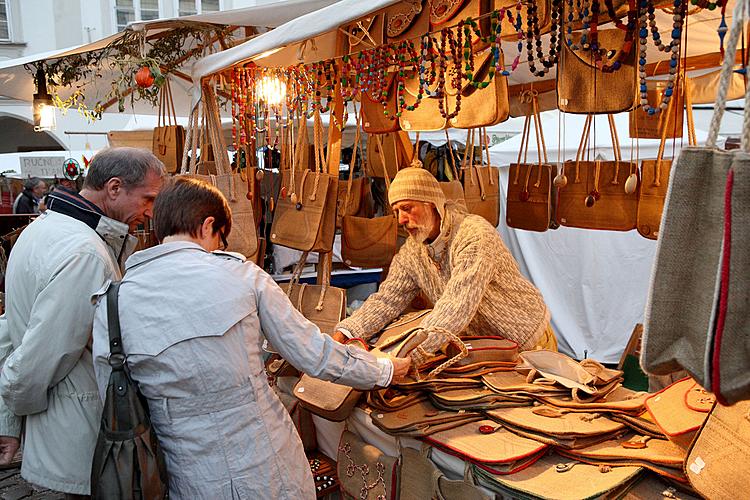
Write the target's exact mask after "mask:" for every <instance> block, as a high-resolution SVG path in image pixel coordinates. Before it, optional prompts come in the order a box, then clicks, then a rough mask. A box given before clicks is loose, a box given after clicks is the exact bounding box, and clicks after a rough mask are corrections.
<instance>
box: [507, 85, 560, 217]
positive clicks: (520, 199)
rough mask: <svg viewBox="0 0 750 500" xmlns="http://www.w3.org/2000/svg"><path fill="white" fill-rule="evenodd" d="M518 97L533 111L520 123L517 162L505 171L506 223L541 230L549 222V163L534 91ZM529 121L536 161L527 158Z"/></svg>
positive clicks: (550, 176) (550, 184)
mask: <svg viewBox="0 0 750 500" xmlns="http://www.w3.org/2000/svg"><path fill="white" fill-rule="evenodd" d="M520 98H521V100H523V101H529V103H530V106H531V109H532V112H531V113H530V114H529V115H527V116H526V121H525V122H524V125H523V132H522V134H521V144H522V147H521V149H520V150H519V151H518V161H517V162H516V163H511V165H510V168H509V170H508V193H507V196H506V207H505V222H506V224H508V227H514V228H516V229H525V230H527V231H539V232H543V231H546V230H547V229H549V227H550V224H551V223H552V208H551V201H550V200H551V198H552V196H551V194H552V165H550V164H549V163H548V161H547V148H546V147H545V144H544V135H543V133H542V126H541V122H540V119H539V104H538V97H537V93H536V92H535V91H527V92H525V93H523V94H522V95H521V96H520ZM532 121H533V123H534V130H535V137H536V143H537V151H538V155H539V160H538V162H537V164H532V163H528V162H527V161H526V158H527V154H528V151H529V137H530V136H531V124H532ZM522 159H523V161H521V160H522Z"/></svg>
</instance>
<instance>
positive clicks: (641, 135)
mask: <svg viewBox="0 0 750 500" xmlns="http://www.w3.org/2000/svg"><path fill="white" fill-rule="evenodd" d="M683 81H684V80H682V79H679V78H678V79H677V80H676V82H677V83H676V86H677V88H676V89H675V90H676V92H674V93H673V94H672V98H671V99H670V101H669V107H668V108H667V109H665V110H662V111H661V113H655V114H652V115H650V114H648V113H647V112H646V111H645V110H644V109H643V107H641V106H638V107H637V108H635V109H634V110H633V111H631V112H630V113H629V115H628V118H629V122H630V137H632V138H638V139H661V137H662V135H664V137H665V138H666V139H674V138H679V137H682V119H683V113H684V109H685V89H684V87H683V85H682V82H683ZM666 90H667V82H666V81H665V80H648V81H646V92H647V93H648V103H649V105H650V106H652V107H655V108H658V107H659V104H660V103H661V101H662V96H663V95H664V92H665V91H666Z"/></svg>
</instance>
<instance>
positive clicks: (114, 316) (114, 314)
mask: <svg viewBox="0 0 750 500" xmlns="http://www.w3.org/2000/svg"><path fill="white" fill-rule="evenodd" d="M121 283H122V282H121V281H114V282H112V284H110V286H109V289H108V290H107V329H108V330H109V352H110V353H111V356H110V361H109V364H110V366H112V369H113V370H122V369H123V368H124V366H125V353H124V352H123V350H122V338H121V333H120V310H119V307H118V305H117V299H118V298H119V293H120V284H121Z"/></svg>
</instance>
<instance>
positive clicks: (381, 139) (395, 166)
mask: <svg viewBox="0 0 750 500" xmlns="http://www.w3.org/2000/svg"><path fill="white" fill-rule="evenodd" d="M363 108H364V106H363ZM403 134H404V136H401V133H399V132H394V133H390V134H377V135H376V134H373V135H370V136H368V139H367V164H366V167H365V172H366V173H367V175H368V176H369V177H385V176H386V175H388V177H389V178H390V179H393V178H394V177H395V176H396V173H397V172H398V171H399V170H400V169H401V167H405V166H408V165H409V163H410V162H411V158H410V157H409V155H408V153H407V152H406V146H405V144H406V143H407V142H408V143H409V149H410V150H411V141H410V140H409V136H408V134H406V133H405V132H404V133H403Z"/></svg>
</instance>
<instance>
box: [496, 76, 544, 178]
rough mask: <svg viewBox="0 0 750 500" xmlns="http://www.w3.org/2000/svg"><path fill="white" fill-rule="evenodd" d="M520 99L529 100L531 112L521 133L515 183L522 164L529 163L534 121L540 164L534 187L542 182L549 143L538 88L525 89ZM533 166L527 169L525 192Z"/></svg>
mask: <svg viewBox="0 0 750 500" xmlns="http://www.w3.org/2000/svg"><path fill="white" fill-rule="evenodd" d="M519 99H520V100H521V101H522V102H528V103H529V104H531V114H529V115H526V120H524V124H523V132H522V135H521V144H522V146H521V148H520V149H519V150H518V162H517V164H518V168H517V169H516V175H515V177H514V179H513V184H518V177H519V174H520V171H521V165H526V164H527V158H528V152H529V139H530V137H531V123H532V121H533V123H534V134H535V138H536V147H537V163H538V165H539V171H538V173H537V180H536V182H535V183H534V187H536V188H538V187H539V186H541V184H542V170H543V169H542V165H544V164H547V163H548V159H547V145H546V143H545V142H544V132H543V129H542V124H541V117H540V115H539V100H538V93H537V91H536V90H527V91H524V92H523V93H522V94H521V95H520V96H519ZM521 156H523V163H522V162H521ZM487 157H488V158H489V150H488V151H487ZM532 170H533V166H532V165H529V169H528V170H527V171H526V178H525V181H524V192H528V190H529V181H530V179H531V172H532Z"/></svg>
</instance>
